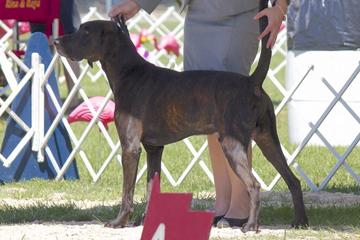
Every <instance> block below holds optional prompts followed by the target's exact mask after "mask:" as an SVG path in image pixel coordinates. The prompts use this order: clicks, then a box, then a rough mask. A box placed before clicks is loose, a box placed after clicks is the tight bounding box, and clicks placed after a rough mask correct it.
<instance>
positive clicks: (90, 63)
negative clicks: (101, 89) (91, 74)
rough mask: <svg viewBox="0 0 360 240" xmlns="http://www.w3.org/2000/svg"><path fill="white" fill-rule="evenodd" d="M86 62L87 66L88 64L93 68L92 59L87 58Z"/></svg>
mask: <svg viewBox="0 0 360 240" xmlns="http://www.w3.org/2000/svg"><path fill="white" fill-rule="evenodd" d="M88 64H89V66H90V67H91V68H93V62H92V61H90V60H88Z"/></svg>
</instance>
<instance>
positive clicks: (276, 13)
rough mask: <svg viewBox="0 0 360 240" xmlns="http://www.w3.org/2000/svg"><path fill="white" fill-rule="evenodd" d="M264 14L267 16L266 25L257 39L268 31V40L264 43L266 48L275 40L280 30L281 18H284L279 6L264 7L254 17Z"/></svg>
mask: <svg viewBox="0 0 360 240" xmlns="http://www.w3.org/2000/svg"><path fill="white" fill-rule="evenodd" d="M263 16H266V17H267V18H268V25H267V27H266V28H265V30H264V31H263V32H262V33H261V34H260V35H259V37H258V39H259V41H260V40H261V39H262V38H263V37H265V36H266V35H267V34H268V33H270V37H269V40H268V42H267V44H266V47H267V48H272V47H273V46H274V44H275V42H276V38H277V35H278V33H279V30H280V26H281V23H282V20H283V18H284V12H283V10H282V9H281V8H280V7H279V6H274V7H272V8H266V9H264V10H262V11H261V12H259V13H258V14H256V15H255V17H254V19H255V20H259V19H260V18H261V17H263Z"/></svg>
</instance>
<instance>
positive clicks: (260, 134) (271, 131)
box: [254, 111, 308, 228]
mask: <svg viewBox="0 0 360 240" xmlns="http://www.w3.org/2000/svg"><path fill="white" fill-rule="evenodd" d="M254 140H255V142H256V143H257V145H258V146H259V148H260V150H261V151H262V153H263V154H264V156H265V157H266V158H267V160H268V161H270V163H271V164H272V165H273V166H274V167H275V169H276V170H277V171H278V172H279V174H280V175H281V177H282V178H283V179H284V181H285V183H286V184H287V186H288V188H289V190H290V192H291V196H292V199H293V203H294V208H295V217H294V221H293V223H292V226H293V227H295V228H299V227H307V226H308V219H307V217H306V213H305V206H304V200H303V193H302V191H301V185H300V181H299V180H298V179H297V178H296V176H295V175H294V174H293V172H292V171H291V170H290V167H289V166H288V164H287V162H286V159H285V156H284V154H283V152H282V150H281V145H280V141H279V137H278V135H277V132H276V120H275V115H274V114H273V112H272V111H269V112H268V114H267V115H266V116H265V117H264V118H262V120H261V123H260V124H259V126H258V131H257V132H256V134H255V135H254Z"/></svg>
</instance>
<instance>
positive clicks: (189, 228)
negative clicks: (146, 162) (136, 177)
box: [141, 174, 214, 240]
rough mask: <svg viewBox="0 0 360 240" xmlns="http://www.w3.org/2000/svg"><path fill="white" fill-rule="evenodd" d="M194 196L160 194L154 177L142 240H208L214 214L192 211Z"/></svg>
mask: <svg viewBox="0 0 360 240" xmlns="http://www.w3.org/2000/svg"><path fill="white" fill-rule="evenodd" d="M191 199H192V194H191V193H161V192H160V180H159V176H158V175H157V174H156V175H155V176H154V178H153V183H152V189H151V195H150V200H149V202H148V209H147V212H146V216H145V222H144V228H143V232H142V235H141V240H151V239H153V240H154V239H156V240H164V239H166V240H184V239H191V240H207V239H209V235H210V230H211V225H212V221H213V219H214V213H213V212H210V211H193V210H191Z"/></svg>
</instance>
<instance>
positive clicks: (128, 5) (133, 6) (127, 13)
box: [108, 0, 160, 19]
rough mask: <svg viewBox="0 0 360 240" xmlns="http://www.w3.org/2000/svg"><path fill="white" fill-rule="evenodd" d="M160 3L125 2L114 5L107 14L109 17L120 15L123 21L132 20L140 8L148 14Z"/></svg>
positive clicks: (155, 0) (147, 0)
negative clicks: (123, 18)
mask: <svg viewBox="0 0 360 240" xmlns="http://www.w3.org/2000/svg"><path fill="white" fill-rule="evenodd" d="M159 3H160V0H125V1H122V2H121V3H118V4H116V5H114V6H113V7H112V8H111V9H110V12H109V14H108V15H109V17H116V16H118V15H122V16H124V17H125V19H130V18H132V17H133V16H134V15H135V14H136V13H137V12H138V11H139V10H140V9H141V8H142V9H144V10H145V11H146V12H148V13H149V14H150V13H151V12H152V11H153V10H154V9H155V8H156V6H157V5H158V4H159Z"/></svg>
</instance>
